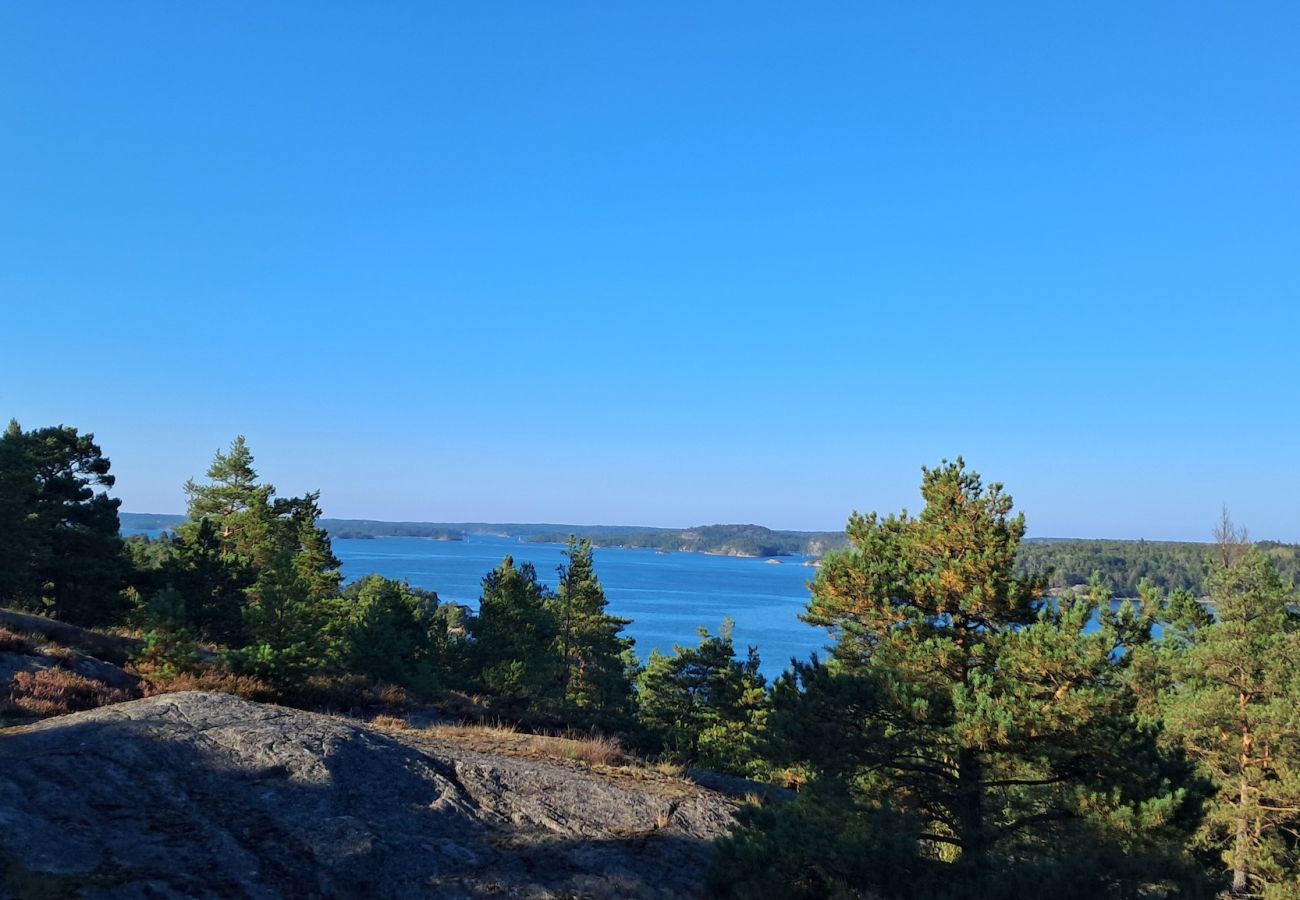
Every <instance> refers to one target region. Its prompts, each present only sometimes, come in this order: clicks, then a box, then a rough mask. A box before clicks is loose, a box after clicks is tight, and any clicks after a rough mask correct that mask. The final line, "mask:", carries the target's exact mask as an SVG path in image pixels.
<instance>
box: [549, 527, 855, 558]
mask: <svg viewBox="0 0 1300 900" xmlns="http://www.w3.org/2000/svg"><path fill="white" fill-rule="evenodd" d="M570 534H574V535H576V536H578V537H580V538H583V539H585V540H589V541H591V543H592V544H593V545H594V546H597V547H624V548H642V549H653V550H663V551H665V552H674V553H710V554H714V555H717V556H753V557H773V556H796V555H798V556H821V555H822V554H823V553H825V552H826V551H827V550H833V549H838V548H840V547H843V546H844V545H845V544H847V543H848V539H847V538H846V537H845V536H844V533H843V532H842V531H839V532H836V531H773V530H772V529H771V528H765V527H763V526H762V525H698V526H696V527H694V528H638V529H633V530H629V529H610V528H605V527H600V526H597V527H579V528H577V529H576V530H565V529H559V530H556V531H552V532H542V533H540V534H531V535H528V536H527V537H526V538H525V540H527V541H528V542H530V543H537V544H562V543H564V542H565V541H566V540H567V539H568V537H569V535H570Z"/></svg>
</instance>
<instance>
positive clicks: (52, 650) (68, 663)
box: [36, 644, 77, 669]
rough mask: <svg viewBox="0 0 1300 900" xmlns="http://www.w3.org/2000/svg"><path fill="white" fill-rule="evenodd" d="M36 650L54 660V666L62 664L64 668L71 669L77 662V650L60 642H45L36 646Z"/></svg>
mask: <svg viewBox="0 0 1300 900" xmlns="http://www.w3.org/2000/svg"><path fill="white" fill-rule="evenodd" d="M36 652H37V653H40V654H41V655H42V656H44V657H46V658H48V659H52V660H54V664H55V665H56V666H62V667H63V668H65V669H71V668H72V667H73V666H75V665H76V664H77V651H76V650H73V649H72V648H70V647H64V646H63V645H61V644H45V645H43V646H41V647H38V648H36Z"/></svg>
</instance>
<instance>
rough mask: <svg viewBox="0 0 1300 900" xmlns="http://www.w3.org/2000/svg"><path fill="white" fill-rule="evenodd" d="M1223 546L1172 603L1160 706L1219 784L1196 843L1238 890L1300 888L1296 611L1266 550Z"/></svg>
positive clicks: (1275, 893) (1269, 892)
mask: <svg viewBox="0 0 1300 900" xmlns="http://www.w3.org/2000/svg"><path fill="white" fill-rule="evenodd" d="M1237 549H1238V550H1239V551H1240V552H1236V553H1228V554H1225V557H1226V558H1225V559H1223V560H1220V561H1216V562H1215V564H1214V567H1213V569H1212V571H1211V573H1210V576H1209V578H1208V580H1207V583H1206V588H1207V591H1208V594H1209V597H1210V601H1211V603H1212V609H1213V615H1212V616H1211V615H1210V614H1209V612H1208V611H1207V610H1205V609H1204V608H1202V607H1201V606H1200V605H1199V604H1197V603H1195V602H1193V601H1192V600H1191V598H1190V596H1188V595H1175V596H1173V597H1172V598H1170V600H1169V602H1168V603H1167V604H1165V607H1164V613H1163V617H1164V618H1165V620H1166V621H1165V635H1164V637H1163V638H1162V639H1161V641H1160V645H1159V648H1158V651H1157V656H1158V659H1159V661H1160V670H1161V672H1162V674H1163V675H1164V679H1165V684H1164V690H1163V691H1161V693H1160V696H1159V710H1160V713H1161V715H1162V716H1163V718H1164V721H1165V723H1166V725H1167V727H1168V729H1169V731H1170V733H1171V734H1172V735H1173V736H1174V737H1175V738H1176V739H1177V740H1178V741H1179V742H1180V743H1181V745H1182V746H1183V747H1185V748H1186V750H1187V752H1188V753H1189V754H1190V755H1191V757H1192V758H1193V759H1194V760H1195V761H1196V763H1197V765H1198V766H1199V767H1200V769H1201V771H1202V772H1203V773H1204V774H1205V775H1206V776H1207V777H1208V778H1209V779H1210V780H1211V781H1212V782H1213V783H1214V786H1215V791H1214V793H1213V795H1212V796H1211V798H1210V800H1209V802H1208V804H1207V813H1208V814H1207V815H1206V817H1205V822H1204V824H1203V826H1202V829H1201V831H1200V833H1199V835H1198V844H1199V846H1201V847H1202V848H1205V849H1206V850H1208V851H1209V852H1210V854H1211V857H1212V858H1213V859H1215V860H1216V862H1217V865H1216V866H1215V867H1216V868H1217V869H1219V871H1221V872H1223V873H1225V874H1229V873H1230V875H1231V888H1232V890H1233V892H1234V893H1237V894H1244V893H1247V892H1249V893H1250V894H1251V895H1252V896H1259V895H1262V896H1265V897H1296V896H1300V616H1297V614H1296V611H1295V606H1294V604H1295V594H1294V592H1293V590H1292V588H1291V586H1290V585H1289V584H1286V583H1284V582H1283V581H1282V579H1281V577H1280V576H1279V575H1278V572H1277V569H1276V567H1275V566H1274V565H1273V563H1272V561H1271V559H1270V558H1269V556H1268V554H1267V553H1265V551H1263V550H1262V549H1260V548H1258V547H1255V548H1251V549H1249V550H1246V549H1245V548H1244V547H1240V548H1237Z"/></svg>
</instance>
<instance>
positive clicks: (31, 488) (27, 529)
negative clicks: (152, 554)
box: [0, 421, 127, 625]
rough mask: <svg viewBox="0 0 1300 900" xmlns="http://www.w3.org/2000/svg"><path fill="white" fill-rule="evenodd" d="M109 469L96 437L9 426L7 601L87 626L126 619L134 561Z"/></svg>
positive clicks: (3, 542)
mask: <svg viewBox="0 0 1300 900" xmlns="http://www.w3.org/2000/svg"><path fill="white" fill-rule="evenodd" d="M109 469H110V464H109V460H108V459H107V457H105V456H104V455H103V452H102V451H101V450H100V448H99V446H98V445H97V444H96V443H95V440H94V435H92V434H79V433H78V432H77V429H75V428H69V427H64V426H59V427H51V428H40V429H37V430H35V431H27V432H24V431H23V430H22V428H21V427H20V426H19V425H18V423H17V422H16V421H10V423H9V426H8V428H7V429H6V430H5V432H4V434H3V435H2V436H0V602H4V603H9V604H12V605H14V606H18V607H20V608H23V609H27V610H30V611H32V612H43V613H49V614H51V615H54V616H57V617H59V618H63V619H67V620H69V621H73V622H77V623H79V624H83V625H98V624H104V623H108V622H113V621H117V620H118V619H119V618H120V617H121V615H122V614H123V612H124V611H125V601H124V599H123V597H122V589H123V588H124V587H126V559H127V556H126V553H125V550H124V547H123V544H122V540H121V537H120V535H119V533H118V516H117V510H118V507H119V506H120V505H121V501H120V500H118V499H116V498H111V497H109V496H108V494H107V489H108V488H111V487H112V486H113V484H114V477H113V476H112V475H110V474H109ZM97 488H102V489H103V490H98V491H97V490H96V489H97Z"/></svg>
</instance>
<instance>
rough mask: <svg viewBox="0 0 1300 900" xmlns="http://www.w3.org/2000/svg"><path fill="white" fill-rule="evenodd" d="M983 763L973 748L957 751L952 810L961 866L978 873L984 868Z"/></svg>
mask: <svg viewBox="0 0 1300 900" xmlns="http://www.w3.org/2000/svg"><path fill="white" fill-rule="evenodd" d="M983 769H984V766H983V763H982V762H981V760H980V757H979V754H978V753H977V752H976V751H974V750H967V749H962V750H959V751H958V752H957V796H956V801H955V804H954V810H953V812H955V813H956V818H957V823H958V826H959V828H960V833H959V834H958V837H959V838H960V839H961V860H960V862H961V865H962V866H963V867H965V868H967V869H969V870H971V871H973V872H980V873H982V872H983V871H984V870H985V869H987V868H988V851H989V846H988V843H989V842H988V832H987V830H986V828H985V823H984V795H983V790H982V778H983Z"/></svg>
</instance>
